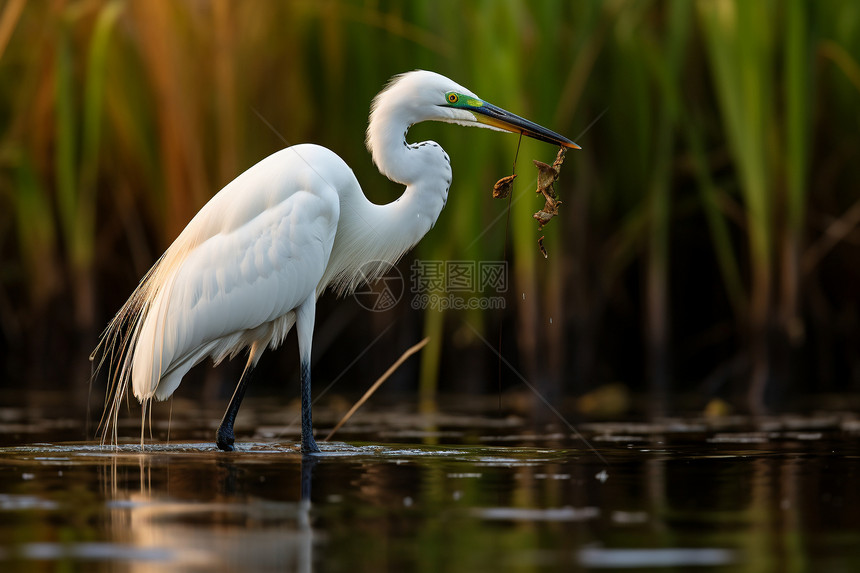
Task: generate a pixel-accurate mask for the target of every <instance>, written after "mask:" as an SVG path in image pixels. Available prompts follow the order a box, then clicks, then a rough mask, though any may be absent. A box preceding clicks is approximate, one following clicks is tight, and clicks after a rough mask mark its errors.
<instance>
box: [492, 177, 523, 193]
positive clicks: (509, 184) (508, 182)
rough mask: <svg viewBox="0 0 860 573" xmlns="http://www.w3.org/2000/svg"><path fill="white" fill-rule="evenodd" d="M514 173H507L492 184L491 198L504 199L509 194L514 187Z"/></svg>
mask: <svg viewBox="0 0 860 573" xmlns="http://www.w3.org/2000/svg"><path fill="white" fill-rule="evenodd" d="M516 178H517V176H516V174H514V175H508V176H507V177H502V178H501V179H499V180H498V181H496V184H495V185H493V198H494V199H504V198H506V197H507V196H508V195H510V194H511V190H512V189H513V188H514V179H516Z"/></svg>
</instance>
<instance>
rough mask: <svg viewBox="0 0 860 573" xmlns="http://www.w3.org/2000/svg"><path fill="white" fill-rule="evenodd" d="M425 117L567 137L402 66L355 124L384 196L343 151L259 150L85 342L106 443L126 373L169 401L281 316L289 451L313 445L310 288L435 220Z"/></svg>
mask: <svg viewBox="0 0 860 573" xmlns="http://www.w3.org/2000/svg"><path fill="white" fill-rule="evenodd" d="M452 94H454V95H452ZM454 100H456V101H454ZM427 120H436V121H445V122H449V123H457V124H462V125H475V126H481V127H489V128H491V129H505V130H508V131H515V132H521V133H523V134H525V135H528V136H532V137H536V138H538V139H541V140H544V141H552V142H554V143H557V144H560V145H565V146H568V147H575V144H573V143H572V142H570V141H569V140H567V139H566V138H564V137H562V136H560V135H558V134H555V133H553V132H550V131H549V130H546V129H544V128H541V127H540V126H537V125H535V124H532V123H530V122H527V121H526V120H523V119H522V118H518V117H517V116H514V115H511V114H508V113H507V112H504V111H503V110H500V109H499V108H495V107H494V106H492V105H490V104H488V103H486V102H483V101H482V100H480V98H478V97H477V96H476V95H475V94H474V93H472V92H470V91H469V90H467V89H466V88H464V87H462V86H460V85H458V84H456V83H454V82H452V81H451V80H449V79H447V78H445V77H444V76H440V75H438V74H435V73H432V72H425V71H416V72H410V73H407V74H403V75H401V76H397V77H395V78H394V79H393V80H392V82H391V83H390V84H389V85H388V86H387V87H386V89H385V90H383V91H382V92H381V93H380V94H379V95H378V96H377V97H376V98H375V100H374V102H373V105H372V112H371V116H370V124H369V126H368V130H367V147H368V149H369V150H370V152H371V154H372V156H373V161H374V163H375V164H376V165H377V167H378V168H379V170H380V171H381V172H382V173H383V174H385V175H386V176H387V177H388V178H390V179H391V180H393V181H396V182H399V183H402V184H404V185H406V190H405V192H404V193H403V195H402V196H401V197H400V198H399V199H397V200H396V201H394V202H392V203H389V204H387V205H375V204H373V203H371V202H369V201H368V200H367V198H366V197H365V196H364V193H363V192H362V191H361V187H360V185H359V183H358V181H357V180H356V178H355V176H354V174H353V172H352V170H351V169H350V168H349V167H348V166H347V165H346V164H345V163H344V162H343V160H341V159H340V158H339V157H338V156H337V155H336V154H335V153H333V152H332V151H329V150H328V149H325V148H323V147H320V146H317V145H307V144H306V145H296V146H293V147H289V148H287V149H283V150H281V151H278V152H276V153H274V154H272V155H270V156H269V157H267V158H265V159H263V160H262V161H260V162H259V163H257V164H256V165H254V166H253V167H251V168H250V169H248V170H247V171H245V172H244V173H242V174H241V175H239V176H238V177H237V178H236V179H235V180H233V181H232V182H231V183H229V184H228V185H227V186H226V187H224V188H223V189H222V190H221V191H219V192H218V193H217V194H216V195H215V196H214V197H212V199H211V200H210V201H209V202H208V203H207V204H206V205H205V206H204V207H203V208H202V209H201V210H200V211H199V212H198V213H197V215H196V216H195V217H194V218H193V219H192V220H191V222H190V223H188V226H187V227H186V228H185V229H184V230H183V231H182V233H181V234H180V235H179V237H177V239H176V240H175V241H174V242H173V244H172V245H171V246H170V247H169V248H168V249H167V251H166V252H165V253H164V255H163V256H162V257H161V258H160V259H159V260H158V262H157V263H156V264H155V265H154V266H153V268H152V269H150V271H149V272H148V273H147V274H146V276H144V278H143V280H142V281H141V283H140V285H139V286H138V288H137V289H136V290H135V291H134V293H133V294H132V295H131V297H130V298H129V300H128V302H126V304H125V305H124V306H123V307H122V309H121V310H120V311H119V312H118V313H117V315H116V316H115V317H114V319H113V320H112V321H111V323H110V324H109V325H108V328H107V329H106V331H105V334H104V335H103V337H102V340H101V342H100V344H99V347H97V349H96V350H97V351H98V350H99V348H101V349H103V350H104V351H105V356H106V357H109V361H110V364H111V380H112V382H111V386H110V388H109V392H108V403H107V407H108V412H107V415H108V417H107V424H108V426H112V428H113V433H112V434H111V436H112V439H113V440H116V438H117V436H116V421H117V415H118V410H119V405H120V402H121V398H122V396H123V395H125V393H126V392H127V390H128V386H129V383H130V384H131V388H132V391H133V393H134V395H135V397H137V398H138V400H140V401H141V402H142V403H143V404H144V415H145V412H146V406H147V405H148V403H149V401H151V400H152V399H153V398H155V399H158V400H164V399H166V398H168V397H170V396H171V395H172V394H173V392H174V391H175V390H176V389H177V387H178V386H179V384H180V382H181V381H182V377H183V376H184V375H185V374H186V373H187V372H188V370H189V369H190V368H191V367H193V366H194V365H195V364H197V363H198V362H200V361H202V360H203V359H204V358H206V357H211V358H212V359H213V360H214V361H215V363H216V364H217V363H218V362H220V361H221V360H223V359H224V358H225V357H231V358H232V357H233V356H235V355H237V354H238V353H239V352H241V351H242V350H244V349H246V348H247V349H249V356H248V363H247V366H246V372H247V370H248V369H249V368H252V367H253V366H254V365H255V364H256V362H257V360H259V358H260V355H261V353H262V352H263V351H264V350H265V349H266V348H268V347H271V348H276V347H277V346H279V345H280V344H281V343H282V342H283V340H284V338H285V337H286V335H287V333H288V332H289V331H290V329H291V328H292V327H293V325H294V324H295V325H297V332H298V338H299V353H300V356H301V361H302V365H303V372H302V386H303V388H302V395H303V427H302V449H303V451H318V449H317V447H316V444H315V443H314V441H313V435H312V433H311V431H312V428H311V421H310V420H311V416H310V348H311V339H312V334H313V320H314V308H315V301H316V297H317V296H319V295H320V294H322V292H323V291H324V290H325V288H326V287H328V286H333V287H334V288H335V289H336V290H337V291H338V293H340V294H343V293H345V292H349V291H351V290H353V289H355V288H356V287H357V286H358V285H359V284H360V283H361V282H362V281H363V280H364V279H365V278H366V277H367V274H368V263H373V262H375V261H378V262H379V264H378V265H377V266H376V270H377V272H382V271H384V270H385V269H386V268H387V266H388V265H389V264H394V263H395V262H396V261H397V260H398V259H399V258H400V257H401V256H402V255H403V254H404V253H405V252H407V251H408V250H409V249H411V248H412V247H413V246H414V245H415V244H416V243H417V242H418V241H419V240H420V239H421V237H423V236H424V235H425V234H426V233H427V231H429V230H430V228H431V227H432V226H433V225H434V223H435V222H436V219H437V218H438V216H439V214H440V212H441V211H442V208H443V207H444V206H445V202H446V200H447V197H448V190H449V187H450V185H451V166H450V161H449V159H448V156H447V154H446V153H445V152H444V150H443V149H442V148H441V147H440V146H439V145H438V144H436V143H435V142H422V143H417V144H409V143H407V141H406V131H407V130H408V128H409V127H410V126H411V125H413V124H415V123H418V122H420V121H427ZM372 274H373V273H372V272H371V275H372ZM94 354H95V353H94ZM103 359H104V358H103ZM244 380H245V378H244V376H243V379H242V381H240V386H239V389H238V390H237V394H236V395H234V398H233V400H232V401H231V404H230V408H229V409H228V412H227V414H225V419H224V421H222V428H221V429H220V430H219V434H218V445H219V447H221V448H222V449H232V442H233V435H232V425H233V419H234V418H235V415H236V411H237V410H238V407H239V403H240V402H241V399H242V395H243V394H244ZM108 433H110V432H106V433H105V435H106V436H107V434H108ZM222 433H223V435H222Z"/></svg>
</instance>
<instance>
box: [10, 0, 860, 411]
mask: <svg viewBox="0 0 860 573" xmlns="http://www.w3.org/2000/svg"><path fill="white" fill-rule="evenodd" d="M858 26H860V3H857V2H853V1H845V2H839V1H835V0H826V1H820V2H803V1H797V0H786V1H782V2H775V1H755V2H745V1H737V2H735V1H731V0H723V1H702V2H688V1H684V0H679V1H640V0H631V1H624V0H614V1H599V2H598V1H576V2H571V1H569V0H558V1H551V0H539V1H529V2H525V1H522V2H517V1H503V0H484V1H481V0H473V1H471V2H438V1H436V0H427V1H419V0H416V1H409V2H390V1H380V0H377V1H372V0H368V1H358V0H355V1H348V0H309V1H285V2H265V1H247V2H231V1H228V0H216V1H210V2H203V1H201V2H191V1H187V2H167V1H144V0H141V1H129V2H122V1H109V2H103V1H96V0H81V1H61V0H58V1H41V2H30V3H27V2H24V1H19V0H7V1H6V2H4V3H2V4H0V252H2V261H3V264H2V269H0V355H2V376H3V382H2V385H3V386H4V387H6V388H19V387H28V388H44V389H56V390H60V391H62V392H66V393H67V395H68V396H70V398H71V397H80V396H83V398H82V399H85V398H86V395H87V379H88V377H89V372H90V370H89V368H90V367H89V363H88V361H87V357H88V355H89V353H90V351H91V349H92V348H93V347H94V346H95V344H96V341H97V338H98V334H99V332H100V331H101V329H102V328H103V327H104V325H105V324H106V323H107V321H108V320H109V319H110V317H111V316H112V315H113V313H114V312H116V311H117V310H118V309H119V307H120V306H121V304H122V303H123V302H124V300H125V299H126V297H127V296H128V295H129V294H130V293H131V291H132V290H133V288H134V286H135V285H136V283H137V281H138V280H139V278H140V277H141V276H142V275H143V274H144V273H145V271H146V270H147V269H148V268H149V267H150V266H151V265H152V263H153V262H154V261H155V260H156V258H157V257H158V256H159V255H160V253H162V252H163V251H164V249H165V248H166V247H167V246H168V245H169V244H170V243H171V241H172V240H173V238H175V237H176V235H177V234H178V233H179V231H180V230H181V229H182V228H183V226H184V225H185V224H186V223H187V222H188V221H189V220H190V218H191V217H192V216H193V214H194V213H195V212H196V211H197V210H198V209H199V208H200V207H201V206H202V205H203V204H204V203H205V202H206V200H207V199H208V198H209V197H210V196H211V195H212V194H213V193H215V192H216V191H217V190H218V189H220V188H221V187H222V186H223V185H224V184H226V183H227V182H229V181H230V180H231V179H233V178H234V177H235V176H236V175H238V174H239V173H240V172H241V171H243V170H244V169H246V168H248V167H250V166H251V165H253V164H254V163H256V162H257V161H259V160H260V159H262V158H263V157H265V156H266V155H268V154H270V153H272V152H274V151H276V150H278V149H280V148H282V147H284V146H285V145H286V144H294V143H299V142H315V143H318V144H321V145H324V146H326V147H329V148H331V149H333V150H334V151H335V152H336V153H338V154H339V155H340V156H341V157H343V158H344V159H345V160H346V162H347V163H348V164H349V165H350V166H352V168H353V169H354V171H355V173H356V175H357V177H358V179H359V181H361V182H362V185H363V187H364V189H365V192H366V193H367V195H368V196H369V197H370V198H371V199H372V200H374V201H375V202H387V201H390V200H393V199H394V198H395V197H396V196H398V194H399V193H400V192H401V189H400V188H399V187H398V186H397V185H395V184H393V183H390V182H389V181H387V180H386V179H385V178H384V177H382V176H381V175H379V173H378V172H377V171H376V170H375V168H374V167H373V165H372V163H371V161H370V156H369V154H368V153H367V151H366V149H365V147H364V129H365V127H366V122H367V115H368V110H369V105H370V101H371V99H372V97H373V96H374V95H375V94H376V93H377V92H378V91H379V90H380V89H381V87H382V86H383V85H384V84H385V82H386V81H387V80H388V79H389V78H390V77H391V76H393V75H394V74H397V73H400V72H404V71H408V70H412V69H416V68H424V69H431V70H434V71H437V72H439V73H442V74H444V75H447V76H449V77H451V78H452V79H454V80H455V81H457V82H459V83H462V84H463V85H465V86H467V87H469V88H470V89H472V90H473V91H475V92H476V93H477V94H479V95H480V96H482V97H484V98H486V99H487V100H488V101H491V102H493V103H495V104H496V105H499V106H501V107H503V108H505V109H508V110H510V111H513V112H514V113H518V114H520V115H523V116H525V117H528V118H529V119H532V120H534V121H536V122H538V123H540V124H542V125H546V126H547V127H549V128H551V129H553V130H555V131H558V132H560V133H563V134H565V135H567V136H568V137H571V138H573V139H574V140H575V141H577V142H578V143H579V144H580V145H582V147H583V149H582V151H576V152H571V153H569V154H568V156H567V161H566V162H565V165H564V168H563V171H562V175H561V179H560V181H559V183H557V184H556V187H557V190H558V191H559V193H560V195H561V198H562V199H563V201H564V206H563V207H562V208H561V215H560V216H559V217H557V218H556V219H555V220H554V221H552V223H551V224H550V225H549V226H548V227H546V229H544V231H542V232H541V233H538V231H537V228H536V223H535V221H534V220H533V219H532V218H531V215H532V213H533V212H535V211H536V210H538V209H539V208H540V207H541V206H542V201H541V200H539V199H538V198H537V197H535V196H534V193H533V190H534V187H533V185H532V182H533V181H534V175H535V174H536V171H534V168H533V166H532V164H531V160H532V159H541V160H543V161H547V162H551V161H552V159H553V157H554V156H555V150H554V149H553V148H551V147H550V146H547V145H545V144H541V143H539V142H534V141H530V140H529V141H523V143H522V147H521V148H520V150H519V160H518V164H517V172H518V173H520V174H521V177H520V178H519V179H518V180H517V187H516V188H515V191H514V201H513V202H512V207H511V213H510V222H509V228H508V229H507V232H506V217H505V210H506V208H507V204H506V203H505V202H502V201H494V200H493V199H492V198H491V190H492V186H493V183H494V182H495V181H496V180H497V179H498V178H499V177H501V176H503V175H506V174H508V173H510V169H511V164H512V162H513V160H514V154H515V152H516V149H517V141H516V140H517V138H516V137H515V136H512V135H502V134H498V133H493V132H489V131H486V130H468V131H466V130H464V129H463V128H459V127H455V126H450V125H432V124H429V125H419V126H416V127H415V128H414V129H413V130H412V131H411V132H410V140H411V141H417V140H421V139H434V140H435V141H438V142H440V143H441V144H442V146H443V147H445V149H446V150H447V151H448V153H449V155H450V156H451V158H452V164H453V169H454V183H453V185H452V188H451V192H450V198H449V201H448V206H447V208H446V209H445V211H443V213H442V216H441V217H440V219H439V221H438V223H437V225H436V227H435V228H434V229H433V230H432V231H431V232H430V233H429V234H428V236H427V237H426V238H425V239H424V241H423V242H422V243H421V244H420V245H419V247H418V248H417V249H416V250H415V251H414V252H413V253H411V254H410V255H408V256H407V257H406V259H405V260H404V262H403V263H401V265H400V268H401V270H402V271H403V274H404V276H408V273H409V265H410V262H411V261H412V260H414V259H416V258H418V259H422V260H447V259H457V260H501V259H502V258H503V257H504V258H506V259H507V260H508V261H509V263H510V283H511V287H510V289H509V291H508V293H507V300H506V308H505V309H504V310H493V311H464V312H455V311H447V312H439V311H437V310H425V311H415V310H412V309H411V308H409V305H408V304H406V303H404V302H401V304H400V305H399V306H398V307H397V308H395V309H394V310H392V311H388V312H385V313H370V312H368V311H366V310H363V309H361V308H360V307H359V306H358V305H357V304H356V303H355V302H354V301H352V300H350V299H347V300H342V301H337V300H335V299H334V297H333V296H331V295H329V296H326V297H324V299H323V302H321V306H322V309H321V311H320V313H319V314H318V318H317V339H316V342H315V348H314V356H315V361H316V373H315V376H316V388H317V389H319V388H321V387H322V386H323V385H327V384H328V383H329V381H330V380H335V379H338V378H339V377H341V376H342V377H343V380H342V381H341V382H340V383H339V385H338V386H336V387H335V388H334V389H333V393H338V392H339V393H346V394H349V393H360V392H361V391H363V390H364V389H365V388H366V387H367V386H368V385H369V384H370V383H371V382H372V381H373V380H374V379H375V378H376V377H377V376H378V375H379V374H381V373H382V371H384V370H385V368H386V367H387V366H388V365H389V364H390V363H391V362H393V361H394V360H395V359H396V358H397V357H398V356H399V355H400V353H401V352H402V351H403V350H405V349H406V348H407V347H408V346H410V345H411V344H413V343H414V342H416V341H418V340H419V339H420V338H422V337H423V336H424V335H429V336H431V343H430V344H429V345H428V347H427V348H425V349H424V350H423V351H422V354H421V357H420V359H413V360H412V361H411V362H410V363H408V364H407V365H406V366H405V367H404V368H403V369H401V371H400V372H399V373H398V375H397V377H396V379H395V380H393V381H392V382H391V387H390V389H389V390H388V391H389V392H397V391H401V392H408V393H410V394H411V395H412V396H413V397H414V398H413V399H414V400H416V401H417V400H418V398H417V396H420V397H421V399H422V400H423V402H424V403H425V404H432V401H433V398H434V397H435V396H436V395H437V393H439V392H456V393H463V394H468V395H469V396H472V397H474V398H475V399H477V398H478V397H479V396H482V395H488V396H494V394H495V393H496V392H498V390H499V388H501V389H502V391H504V392H505V393H506V394H510V396H511V398H510V399H509V400H508V401H507V404H519V403H520V401H519V400H516V399H514V398H515V397H522V398H524V402H525V403H526V406H525V407H526V408H529V407H530V406H529V404H532V405H533V404H537V406H534V407H535V409H536V411H537V410H540V409H541V408H542V406H540V404H539V402H535V400H534V398H533V396H531V394H530V393H529V392H528V391H527V390H525V387H524V386H523V384H522V382H521V379H520V377H519V376H520V375H521V376H522V377H523V378H525V379H526V380H528V381H529V382H530V383H532V384H533V385H535V387H536V388H537V389H539V391H540V392H541V393H542V394H543V395H544V396H545V397H547V398H548V399H549V400H550V401H552V402H553V403H555V404H557V405H563V406H565V407H567V408H568V409H575V408H578V409H579V410H580V411H583V412H585V413H591V414H595V415H601V414H602V415H607V416H618V415H624V414H627V413H636V412H646V411H647V412H652V413H663V412H672V413H675V412H684V411H702V409H704V408H706V405H708V404H709V403H710V404H714V402H713V400H714V399H715V398H720V399H721V400H725V402H726V403H727V404H731V405H732V406H734V407H735V408H738V409H742V410H743V409H749V408H751V409H753V410H755V409H759V408H761V407H762V406H768V407H770V408H776V409H780V408H804V407H809V406H810V405H813V404H815V405H820V404H821V403H822V402H821V401H822V400H825V401H826V398H827V397H828V396H834V395H842V396H850V395H851V394H852V393H856V392H857V391H858V390H860V352H858V350H860V328H858V326H860V325H858V318H860V314H858V313H860V308H858V303H860V264H858V262H860V230H858V224H860V193H858V187H859V186H858V182H860V161H858V158H860V137H858V133H860V105H858V101H860V98H858V96H860V64H859V63H858V57H857V54H860V33H858ZM542 234H545V235H546V240H545V245H546V246H547V249H548V251H549V259H544V258H543V257H542V256H541V254H540V253H539V251H538V248H537V243H536V241H537V238H538V236H539V235H542ZM506 238H507V242H508V245H507V248H505V242H506ZM368 341H373V342H371V343H370V344H369V345H368ZM286 346H287V349H286V350H283V351H279V352H277V353H269V355H268V356H266V357H264V359H263V361H262V362H261V365H260V371H261V374H260V375H258V377H257V379H256V380H255V382H254V386H252V389H251V392H252V393H254V392H257V393H258V394H262V393H266V392H271V393H272V394H273V395H284V396H287V397H289V396H296V395H297V394H298V382H297V380H298V375H297V369H296V357H295V354H296V352H295V340H294V338H293V336H291V337H290V338H289V339H288V341H287V344H286ZM496 349H500V350H501V353H502V355H503V356H504V357H505V360H506V361H508V362H509V363H510V365H511V366H512V367H513V369H515V370H516V372H517V373H519V374H517V373H515V372H514V370H512V369H511V368H509V367H508V366H507V365H504V364H502V365H501V367H500V365H499V360H498V357H497V356H496V354H495V350H496ZM242 366H243V364H242V361H241V360H237V361H235V363H234V364H231V365H228V366H224V367H220V368H219V369H216V370H212V369H211V368H209V367H208V366H207V367H205V368H198V369H195V371H194V372H193V373H192V374H193V376H191V378H193V379H195V380H197V381H196V382H195V381H194V380H192V381H189V382H188V383H187V384H186V386H189V385H190V386H193V385H194V384H198V386H199V387H198V388H196V389H193V388H192V389H188V388H185V387H183V388H182V389H180V391H179V393H180V394H185V395H187V396H189V397H192V396H195V395H196V394H195V392H203V393H204V395H207V396H211V397H217V396H222V395H227V394H229V392H230V391H231V390H232V387H233V385H234V384H235V381H236V379H237V377H238V373H239V371H240V370H241V367H242ZM810 397H815V398H816V400H810ZM75 399H81V398H75ZM493 399H495V398H493ZM838 404H839V405H842V406H844V405H845V404H846V402H844V401H843V402H838ZM718 411H719V409H718Z"/></svg>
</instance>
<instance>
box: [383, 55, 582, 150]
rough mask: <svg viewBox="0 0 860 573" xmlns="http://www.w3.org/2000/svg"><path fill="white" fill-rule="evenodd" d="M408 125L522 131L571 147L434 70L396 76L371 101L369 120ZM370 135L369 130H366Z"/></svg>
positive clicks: (565, 141)
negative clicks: (434, 123) (436, 123)
mask: <svg viewBox="0 0 860 573" xmlns="http://www.w3.org/2000/svg"><path fill="white" fill-rule="evenodd" d="M392 119H393V120H395V121H394V122H393V123H396V124H405V125H407V126H409V125H412V124H415V123H419V122H421V121H443V122H446V123H455V124H457V125H465V126H471V127H484V128H488V129H493V130H496V131H509V132H513V133H521V134H523V135H525V136H526V137H531V138H533V139H537V140H539V141H544V142H546V143H551V144H554V145H560V146H562V147H567V148H571V149H579V146H578V145H577V144H576V143H574V142H573V141H571V140H569V139H568V138H566V137H564V136H562V135H559V134H558V133H555V132H554V131H550V130H549V129H547V128H545V127H542V126H540V125H538V124H536V123H533V122H531V121H529V120H527V119H523V118H522V117H519V116H517V115H514V114H512V113H510V112H507V111H505V110H503V109H501V108H499V107H496V106H495V105H493V104H491V103H489V102H487V101H484V100H483V99H481V98H480V97H478V96H477V95H475V94H474V93H473V92H472V91H471V90H469V89H467V88H465V87H463V86H461V85H459V84H457V83H456V82H454V81H452V80H450V79H448V78H446V77H445V76H442V75H440V74H437V73H434V72H428V71H424V70H416V71H413V72H407V73H405V74H401V75H399V76H395V77H394V78H393V79H392V80H391V82H390V83H389V84H388V86H386V88H385V89H384V90H383V91H382V92H380V93H379V95H377V96H376V98H375V99H374V100H373V106H372V110H371V116H370V121H371V124H373V123H374V122H375V121H376V122H378V123H388V122H387V121H385V120H392ZM368 136H370V130H368Z"/></svg>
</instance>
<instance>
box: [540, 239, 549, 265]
mask: <svg viewBox="0 0 860 573" xmlns="http://www.w3.org/2000/svg"><path fill="white" fill-rule="evenodd" d="M543 238H544V236H543V235H541V238H540V239H538V248H539V249H540V252H541V254H542V255H543V258H545V259H548V258H549V255H547V254H546V249H545V248H544V246H543Z"/></svg>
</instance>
